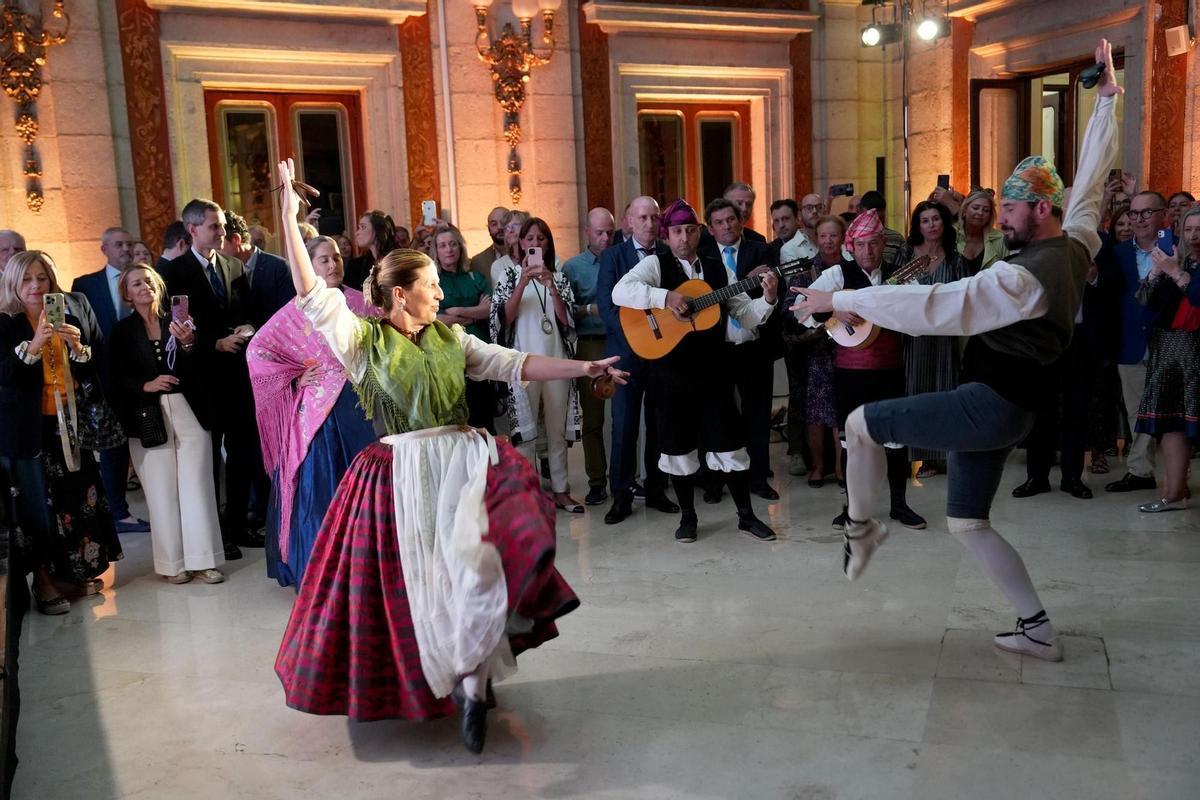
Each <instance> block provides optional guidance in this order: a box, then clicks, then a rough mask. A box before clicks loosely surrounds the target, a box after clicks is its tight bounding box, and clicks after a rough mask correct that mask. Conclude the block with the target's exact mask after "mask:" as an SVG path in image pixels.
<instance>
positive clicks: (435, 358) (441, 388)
mask: <svg viewBox="0 0 1200 800" xmlns="http://www.w3.org/2000/svg"><path fill="white" fill-rule="evenodd" d="M359 336H360V337H361V340H360V346H361V347H362V352H363V354H364V355H365V357H366V361H367V369H366V373H365V374H364V376H363V379H362V380H361V381H360V382H359V383H357V384H356V385H355V387H354V388H355V390H356V391H357V392H358V397H359V400H360V401H361V402H362V406H363V408H364V409H366V412H367V418H368V419H372V420H374V421H375V423H376V427H377V428H379V427H380V426H382V428H383V430H384V431H386V432H387V433H388V434H396V433H409V432H411V431H419V430H424V429H426V428H437V427H440V426H442V425H465V424H467V396H466V386H467V377H466V367H467V358H466V354H465V353H464V352H463V349H462V345H461V344H460V343H459V340H458V334H457V333H455V331H453V330H452V329H450V328H449V327H447V326H446V325H444V324H442V323H441V322H436V321H435V322H434V323H433V324H431V325H427V326H426V327H425V329H424V330H423V331H422V332H421V336H420V340H419V342H418V343H415V344H414V343H413V342H412V341H411V340H410V339H409V338H408V337H406V336H405V335H404V334H402V333H400V331H398V330H396V329H395V328H393V327H392V326H391V325H388V324H387V323H386V322H384V321H383V320H379V319H363V320H362V321H361V323H360V329H359Z"/></svg>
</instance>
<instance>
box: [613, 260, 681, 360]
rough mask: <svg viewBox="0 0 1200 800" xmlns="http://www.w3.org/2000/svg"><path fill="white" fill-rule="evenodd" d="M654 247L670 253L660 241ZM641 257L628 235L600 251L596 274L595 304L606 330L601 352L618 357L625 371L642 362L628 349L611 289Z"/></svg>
mask: <svg viewBox="0 0 1200 800" xmlns="http://www.w3.org/2000/svg"><path fill="white" fill-rule="evenodd" d="M654 249H655V252H656V253H658V254H659V255H660V256H661V255H662V254H663V253H666V254H668V255H669V254H670V252H671V251H670V249H668V248H667V246H666V244H664V243H663V242H659V241H656V242H655V244H654ZM641 260H642V257H641V256H639V255H638V252H637V245H636V244H634V239H633V237H632V236H631V237H629V238H628V239H626V240H624V241H623V242H621V243H620V244H615V245H613V246H611V247H609V248H608V249H607V250H605V251H604V252H603V253H601V254H600V272H599V273H598V274H597V276H596V305H597V306H598V307H599V309H600V318H601V319H603V320H604V328H605V330H606V331H607V332H608V337H607V339H606V345H605V353H604V354H605V356H620V357H621V361H620V363H619V366H620V367H621V369H624V370H629V369H631V368H634V367H638V366H641V364H642V363H643V362H642V359H640V358H638V357H637V356H635V355H634V354H633V351H632V350H630V349H629V342H627V341H625V332H624V331H622V330H621V317H620V314H619V313H618V311H617V306H615V305H613V301H612V292H613V287H614V286H616V285H617V281H619V280H621V278H622V277H624V275H625V273H626V272H629V270H631V269H633V266H634V265H635V264H637V263H638V262H639V261H641Z"/></svg>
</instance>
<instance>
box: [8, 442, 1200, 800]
mask: <svg viewBox="0 0 1200 800" xmlns="http://www.w3.org/2000/svg"><path fill="white" fill-rule="evenodd" d="M772 449H773V455H774V456H775V457H776V459H777V464H776V472H777V473H778V474H779V475H780V476H781V477H779V478H777V479H776V481H775V483H776V485H777V487H778V488H779V490H780V491H781V493H782V495H783V497H782V499H781V500H780V501H779V502H777V503H774V504H771V505H770V506H769V508H768V507H767V504H766V503H765V502H763V501H759V502H758V507H759V508H760V509H762V510H763V511H765V512H766V513H768V514H769V515H770V518H771V520H772V523H773V524H774V526H775V527H776V529H777V530H778V532H779V541H777V542H775V543H771V544H764V543H758V542H755V541H752V540H750V539H749V538H748V537H746V536H743V535H739V534H738V533H736V531H734V530H733V526H732V525H731V521H732V519H733V508H732V505H731V503H730V501H729V500H728V499H726V500H725V502H724V503H723V504H722V505H720V506H716V507H712V506H702V507H701V509H700V513H701V530H700V535H701V538H700V541H698V542H697V543H695V544H692V545H677V544H675V543H674V542H673V540H672V536H671V534H672V531H673V528H674V522H675V520H674V519H673V518H670V517H667V516H664V515H662V514H659V513H658V512H655V511H646V510H644V509H642V508H640V506H639V508H638V509H637V511H636V513H635V515H634V517H633V518H631V519H629V520H627V521H626V522H625V523H624V524H621V525H618V526H606V525H604V524H603V523H602V521H601V517H602V515H603V510H604V509H603V508H600V509H592V510H590V511H589V513H588V514H587V515H586V516H583V517H579V518H570V517H567V516H565V515H560V517H559V555H558V566H559V568H560V569H561V570H562V572H563V573H564V575H565V576H566V577H567V579H568V580H569V581H570V582H571V583H572V585H573V586H574V587H575V589H576V591H577V592H578V593H579V596H580V598H581V599H582V601H583V605H582V607H581V608H580V609H579V610H578V611H576V612H575V613H573V614H571V615H570V616H569V617H567V618H566V619H564V620H563V621H562V623H561V631H562V635H561V637H560V638H559V639H557V640H555V641H553V642H550V643H549V644H547V645H546V646H543V647H542V648H540V649H539V650H536V651H533V652H531V653H529V654H527V655H526V656H524V657H523V658H522V660H521V668H520V672H519V673H517V674H516V675H515V676H514V677H512V678H511V679H510V680H509V681H506V682H505V683H503V684H501V685H500V686H499V687H498V689H497V693H498V695H499V701H500V708H499V709H498V710H497V711H496V712H493V715H492V716H491V719H490V722H491V724H490V728H489V738H488V743H487V749H486V751H485V752H484V754H483V756H482V757H476V756H472V755H470V754H468V753H467V752H466V751H465V750H463V749H462V747H461V746H460V744H459V740H458V734H457V729H456V723H455V721H452V720H445V721H439V722H434V723H425V724H402V723H392V722H376V723H369V724H351V723H348V722H347V720H345V719H342V718H321V717H312V716H308V715H305V714H302V713H299V712H296V711H291V710H289V709H288V708H286V707H285V706H284V703H283V695H282V691H281V689H280V686H279V682H278V681H277V680H276V678H275V675H274V673H273V671H272V665H273V661H274V658H275V651H276V648H277V646H278V644H279V640H280V636H281V633H282V630H283V628H284V625H285V622H286V620H287V615H288V610H289V607H290V605H291V601H292V592H291V590H290V589H281V588H280V587H278V586H277V585H275V584H274V583H273V582H270V581H268V580H267V578H266V577H265V573H264V565H263V558H262V551H261V550H258V551H250V552H249V554H248V557H247V558H245V559H243V560H241V561H238V562H235V563H232V564H230V565H228V572H229V576H230V580H229V582H228V583H226V584H224V585H218V586H207V585H204V584H201V583H198V582H194V583H192V584H189V585H184V586H170V585H167V584H165V583H163V582H162V581H161V580H158V579H156V578H155V577H154V576H153V574H152V569H151V560H150V546H149V541H148V538H147V537H146V536H145V535H133V536H126V537H124V539H123V541H124V543H125V548H126V553H127V558H126V560H125V561H124V562H122V563H121V564H120V565H119V569H118V571H117V575H116V581H115V585H114V586H113V587H112V588H110V589H108V590H106V591H105V592H104V593H103V594H102V596H99V597H95V598H92V599H89V600H86V601H81V602H79V603H77V604H76V605H75V607H74V608H73V609H72V612H71V613H70V614H69V615H67V616H63V617H53V618H51V617H43V616H39V615H37V614H34V615H32V617H31V618H30V619H29V620H28V624H27V626H26V629H25V640H24V643H23V645H22V666H21V682H22V691H23V694H24V709H23V714H22V717H21V729H20V739H19V750H20V757H21V764H20V769H19V771H18V774H17V782H16V787H15V796H16V797H19V798H87V799H88V800H103V799H104V798H110V797H122V798H168V797H170V798H180V797H188V798H192V797H196V798H255V799H256V800H261V799H263V798H295V797H306V798H327V797H336V798H341V799H342V800H348V799H349V798H395V797H404V798H410V799H411V800H417V799H419V798H592V797H595V798H655V799H656V800H659V799H665V798H788V799H789V800H797V799H799V798H804V799H805V800H831V799H832V798H919V799H920V800H934V798H972V799H973V800H985V799H986V798H1006V799H1008V798H1043V797H1044V798H1051V797H1053V798H1055V799H1056V800H1068V799H1069V798H1087V799H1088V800H1100V799H1101V798H1121V799H1122V800H1125V799H1127V798H1145V799H1146V800H1150V799H1151V798H1155V799H1161V800H1179V799H1180V798H1196V797H1200V759H1198V758H1197V757H1198V756H1200V744H1198V743H1200V616H1198V615H1197V611H1198V610H1200V512H1197V511H1189V512H1185V513H1173V514H1162V515H1156V516H1148V515H1142V514H1138V513H1137V511H1136V509H1135V501H1136V500H1146V499H1149V498H1150V494H1149V493H1142V495H1141V496H1139V497H1136V498H1135V497H1131V496H1129V495H1123V496H1121V495H1117V496H1114V495H1105V494H1104V493H1103V492H1102V491H1100V492H1099V494H1098V495H1097V498H1096V499H1095V500H1092V501H1090V502H1085V501H1079V500H1075V499H1073V498H1071V497H1070V496H1068V495H1065V494H1062V493H1059V492H1055V493H1053V494H1050V495H1042V496H1039V497H1036V498H1031V499H1026V500H1014V499H1012V498H1011V497H1010V496H1009V494H1008V492H1009V490H1011V488H1012V487H1013V486H1015V485H1016V484H1017V483H1019V482H1020V481H1021V480H1022V479H1023V474H1024V469H1023V466H1022V465H1021V464H1020V463H1019V462H1017V461H1014V463H1012V464H1010V466H1009V469H1008V472H1007V474H1006V476H1005V480H1004V483H1003V487H1002V489H1001V499H1000V500H999V502H998V504H997V507H996V509H995V515H994V520H995V523H996V527H997V528H998V529H999V530H1000V531H1002V532H1003V533H1004V534H1005V535H1006V536H1008V537H1009V538H1010V539H1011V540H1012V541H1013V542H1014V543H1015V544H1016V546H1017V547H1018V548H1019V549H1020V550H1021V552H1022V553H1023V554H1024V555H1025V557H1026V559H1027V561H1028V563H1029V567H1030V571H1031V573H1032V575H1033V577H1034V580H1035V582H1036V584H1037V585H1038V587H1039V589H1041V591H1042V592H1043V598H1044V600H1045V603H1046V607H1047V608H1048V609H1049V610H1050V612H1051V614H1052V616H1053V618H1054V621H1055V623H1056V624H1057V625H1058V626H1059V628H1060V630H1062V631H1063V632H1064V633H1065V637H1066V638H1065V641H1066V653H1067V660H1066V661H1065V662H1064V663H1062V664H1045V663H1041V662H1030V661H1026V662H1022V661H1021V659H1020V658H1018V657H1011V656H1008V655H1005V654H1002V653H999V652H996V651H994V650H993V649H992V648H991V646H990V635H991V633H992V632H994V631H998V630H1002V629H1007V628H1008V627H1010V626H1011V625H1012V622H1013V619H1014V614H1013V612H1012V611H1010V610H1009V608H1008V606H1007V605H1006V603H1005V602H1004V600H1003V599H1002V598H1001V596H1000V595H999V593H998V592H997V591H996V590H995V589H994V588H993V587H992V586H991V584H990V583H989V582H988V581H987V580H986V579H985V578H984V577H983V575H982V574H981V573H980V571H979V569H978V568H977V567H976V565H975V564H974V563H973V561H972V560H970V559H969V558H964V554H963V552H962V551H960V549H959V546H958V545H957V543H956V542H955V541H954V540H953V539H951V538H950V537H949V536H948V535H947V534H946V533H945V525H944V521H943V520H942V519H941V518H940V509H941V508H942V504H943V500H944V495H945V478H944V477H935V478H932V479H928V480H926V481H924V482H923V485H915V486H914V488H912V489H911V490H910V503H911V505H912V506H913V507H914V508H915V509H917V510H918V511H920V512H922V513H924V514H926V515H927V516H928V517H929V518H930V520H931V522H932V524H931V527H930V529H929V530H928V531H925V532H912V531H905V530H900V531H899V532H898V533H897V534H896V535H893V536H892V538H891V539H890V540H889V541H888V543H887V546H886V547H885V548H884V549H883V550H882V551H880V553H879V554H878V556H877V557H876V560H875V561H874V562H873V563H872V565H871V569H870V570H869V571H868V572H867V574H866V575H865V576H864V578H863V579H862V580H861V581H859V582H857V583H854V584H850V583H849V582H847V581H846V580H845V579H844V578H843V577H842V575H841V573H840V570H839V563H840V562H839V558H840V555H839V554H840V549H841V545H840V542H839V538H838V537H837V536H835V535H834V534H833V533H832V531H831V530H830V527H829V520H830V519H831V518H832V517H833V516H834V514H835V513H836V512H837V511H838V508H839V493H838V489H837V488H836V487H835V486H832V485H831V486H826V487H825V488H823V489H819V490H817V489H810V488H808V487H807V486H806V485H805V483H804V480H803V479H792V478H789V477H788V476H787V475H786V470H785V469H783V448H782V446H781V445H775V446H774V447H773V448H772ZM580 458H581V454H580V451H579V448H574V449H573V450H572V469H571V473H572V475H574V476H582V474H583V470H582V465H581V464H580V463H578V460H579V459H580ZM1119 474H1120V473H1119V472H1117V473H1116V475H1115V476H1113V477H1117V476H1119ZM1054 480H1057V475H1055V477H1054ZM1089 480H1090V482H1091V484H1092V485H1093V486H1094V487H1096V488H1099V486H1100V485H1101V484H1102V478H1101V477H1094V478H1090V479H1089Z"/></svg>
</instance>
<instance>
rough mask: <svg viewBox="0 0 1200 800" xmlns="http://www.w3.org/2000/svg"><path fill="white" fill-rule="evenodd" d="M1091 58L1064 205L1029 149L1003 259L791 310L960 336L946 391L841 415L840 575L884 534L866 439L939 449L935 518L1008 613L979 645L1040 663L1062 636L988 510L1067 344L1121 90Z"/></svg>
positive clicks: (805, 300)
mask: <svg viewBox="0 0 1200 800" xmlns="http://www.w3.org/2000/svg"><path fill="white" fill-rule="evenodd" d="M1096 63H1097V64H1099V65H1100V66H1101V74H1100V82H1099V85H1098V86H1097V87H1096V105H1095V109H1094V110H1093V112H1092V118H1091V120H1090V121H1089V122H1088V127H1087V132H1086V134H1084V138H1083V144H1082V146H1081V147H1080V149H1079V164H1078V166H1077V167H1076V170H1075V188H1074V190H1073V192H1072V196H1071V204H1070V206H1069V207H1068V208H1067V209H1066V210H1065V212H1064V210H1063V182H1062V179H1061V178H1060V177H1059V175H1058V172H1057V171H1056V170H1055V169H1054V167H1053V166H1052V165H1051V164H1050V163H1048V162H1047V161H1046V160H1045V159H1044V158H1042V157H1041V156H1031V157H1030V158H1027V159H1025V160H1024V161H1022V162H1021V163H1020V164H1018V165H1017V167H1016V169H1015V170H1014V171H1013V174H1012V175H1011V176H1009V178H1008V180H1006V181H1005V182H1004V187H1003V189H1002V190H1001V194H1000V197H1001V202H1000V228H1001V230H1002V231H1003V232H1004V244H1005V246H1006V247H1007V248H1008V249H1009V251H1010V252H1014V253H1015V255H1011V256H1009V257H1007V258H1005V259H1002V260H1000V261H997V262H996V263H995V264H993V265H992V266H990V267H988V268H987V269H985V270H983V271H981V272H979V273H978V274H977V275H975V276H974V277H971V278H964V279H962V280H958V281H953V282H951V283H945V284H935V285H932V286H920V285H918V286H888V287H879V288H873V289H866V290H863V291H858V292H844V293H834V294H829V293H827V292H810V291H807V290H803V291H804V296H803V297H802V299H801V301H800V302H798V303H796V304H795V305H794V306H793V310H795V311H796V312H797V314H798V315H801V316H802V315H804V314H816V313H822V312H828V311H836V312H842V313H843V314H845V313H854V314H861V315H862V316H864V317H867V318H868V319H870V320H871V321H872V322H875V323H877V324H882V325H887V326H890V327H892V328H895V329H900V330H904V331H905V332H907V333H910V334H914V335H924V334H930V335H935V336H963V335H966V336H970V337H972V338H971V340H970V342H969V343H968V344H967V349H966V352H965V353H964V355H963V370H962V372H963V374H962V383H961V385H960V386H959V387H958V388H957V389H954V390H953V391H948V392H931V393H929V394H922V395H917V396H915V397H907V398H904V399H901V400H889V401H885V402H882V403H871V404H869V405H867V406H865V407H862V408H858V409H855V411H854V413H853V414H851V415H850V419H849V421H848V422H847V429H846V442H847V444H848V445H849V458H848V468H847V472H846V481H847V483H848V484H849V487H850V513H849V517H848V523H847V525H846V542H845V548H844V556H843V561H842V571H843V572H845V574H846V577H848V578H850V579H851V580H854V579H855V578H857V577H858V576H859V575H861V574H862V572H863V570H865V569H866V567H867V564H868V563H869V561H870V559H871V556H872V554H873V553H874V552H875V550H877V549H878V548H879V546H880V545H881V544H883V542H884V540H886V539H887V528H885V527H884V526H883V525H881V524H880V523H879V521H878V520H875V519H873V518H872V514H873V513H874V511H875V508H874V499H875V498H874V495H875V492H876V491H877V488H878V485H879V479H880V478H881V477H882V476H883V470H884V457H883V452H882V449H883V446H882V445H881V444H880V442H888V441H900V442H906V443H910V444H914V445H921V446H923V447H934V448H939V449H944V450H947V451H949V454H950V458H949V462H950V464H949V466H950V469H949V486H948V489H947V499H946V516H947V520H946V521H947V527H948V528H949V529H950V532H951V533H952V534H954V536H955V538H957V539H958V540H959V541H960V542H962V544H963V545H964V546H965V547H967V548H968V549H969V550H970V551H971V552H972V553H973V554H974V555H975V557H976V559H977V560H978V561H979V565H980V566H981V567H982V568H983V571H984V572H986V573H987V574H988V576H989V577H990V578H991V579H992V581H993V582H994V583H995V584H996V586H997V587H998V588H999V589H1000V590H1001V591H1002V592H1003V593H1004V595H1005V597H1007V598H1008V601H1009V602H1010V603H1012V604H1013V605H1014V606H1015V607H1016V609H1017V613H1018V614H1019V615H1020V616H1019V617H1018V619H1017V626H1016V630H1014V631H1012V632H1010V633H1001V634H999V635H998V636H996V637H995V638H994V639H993V640H992V642H993V644H995V646H996V647H998V648H1000V649H1002V650H1006V651H1009V652H1014V653H1020V654H1022V655H1028V656H1033V657H1035V658H1041V659H1044V660H1047V661H1061V660H1062V657H1063V651H1062V644H1061V643H1060V642H1059V640H1058V635H1057V633H1056V632H1055V630H1054V626H1053V625H1051V623H1050V619H1049V617H1048V616H1047V615H1046V611H1045V608H1044V607H1043V606H1042V602H1041V600H1040V598H1039V597H1038V593H1037V590H1036V589H1035V588H1034V587H1033V581H1032V580H1030V578H1029V572H1028V571H1027V570H1026V568H1025V562H1024V561H1023V560H1022V559H1021V556H1020V555H1019V554H1018V553H1017V551H1016V550H1015V549H1014V548H1013V546H1012V545H1011V544H1009V543H1008V542H1007V541H1005V539H1004V538H1003V537H1002V536H1001V535H1000V534H999V533H997V532H996V530H995V529H994V528H993V527H992V524H991V521H990V520H989V518H988V517H989V515H990V511H991V504H992V500H993V499H994V497H995V495H996V489H997V487H998V486H999V484H1000V479H1001V477H1002V475H1003V473H1004V462H1005V460H1006V459H1007V457H1008V454H1009V453H1010V452H1012V449H1013V447H1014V446H1015V445H1016V444H1017V443H1018V442H1020V441H1021V440H1022V439H1023V438H1024V437H1025V436H1026V435H1028V433H1029V431H1030V429H1031V428H1032V427H1033V423H1034V419H1035V417H1036V410H1037V408H1038V404H1039V400H1040V399H1041V397H1042V395H1043V394H1044V393H1045V392H1046V391H1048V389H1049V387H1051V386H1053V385H1054V382H1055V376H1054V368H1055V367H1054V364H1055V362H1056V361H1057V360H1058V358H1059V357H1060V356H1061V355H1062V354H1063V352H1064V351H1065V350H1066V347H1067V344H1068V343H1069V342H1070V340H1071V335H1072V332H1073V329H1074V322H1075V315H1076V313H1077V312H1078V311H1079V306H1080V302H1081V298H1082V296H1083V286H1084V282H1085V281H1086V276H1087V273H1088V269H1089V267H1090V264H1091V260H1092V258H1093V257H1094V256H1095V254H1096V252H1097V251H1098V250H1099V249H1100V236H1099V234H1098V233H1097V232H1096V230H1097V228H1098V227H1099V225H1100V197H1101V194H1102V192H1103V183H1104V174H1105V171H1106V170H1107V169H1108V167H1109V165H1111V164H1112V162H1113V159H1114V157H1115V156H1116V154H1117V141H1118V140H1117V136H1118V130H1119V128H1118V125H1117V122H1116V114H1115V107H1116V99H1117V95H1119V94H1121V93H1122V92H1123V91H1124V90H1123V89H1122V88H1121V87H1120V86H1118V85H1117V82H1116V80H1115V77H1114V72H1113V62H1112V46H1111V45H1110V44H1109V43H1108V42H1107V41H1106V40H1104V39H1101V40H1100V43H1099V44H1098V45H1097V46H1096ZM1018 251H1019V252H1018Z"/></svg>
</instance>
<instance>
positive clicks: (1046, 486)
mask: <svg viewBox="0 0 1200 800" xmlns="http://www.w3.org/2000/svg"><path fill="white" fill-rule="evenodd" d="M1048 491H1050V481H1048V480H1046V479H1045V478H1043V479H1042V480H1038V479H1037V478H1030V479H1029V480H1027V481H1025V482H1024V483H1022V484H1021V485H1020V486H1018V487H1017V488H1015V489H1013V490H1012V496H1013V497H1033V496H1034V495H1035V494H1044V493H1046V492H1048Z"/></svg>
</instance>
